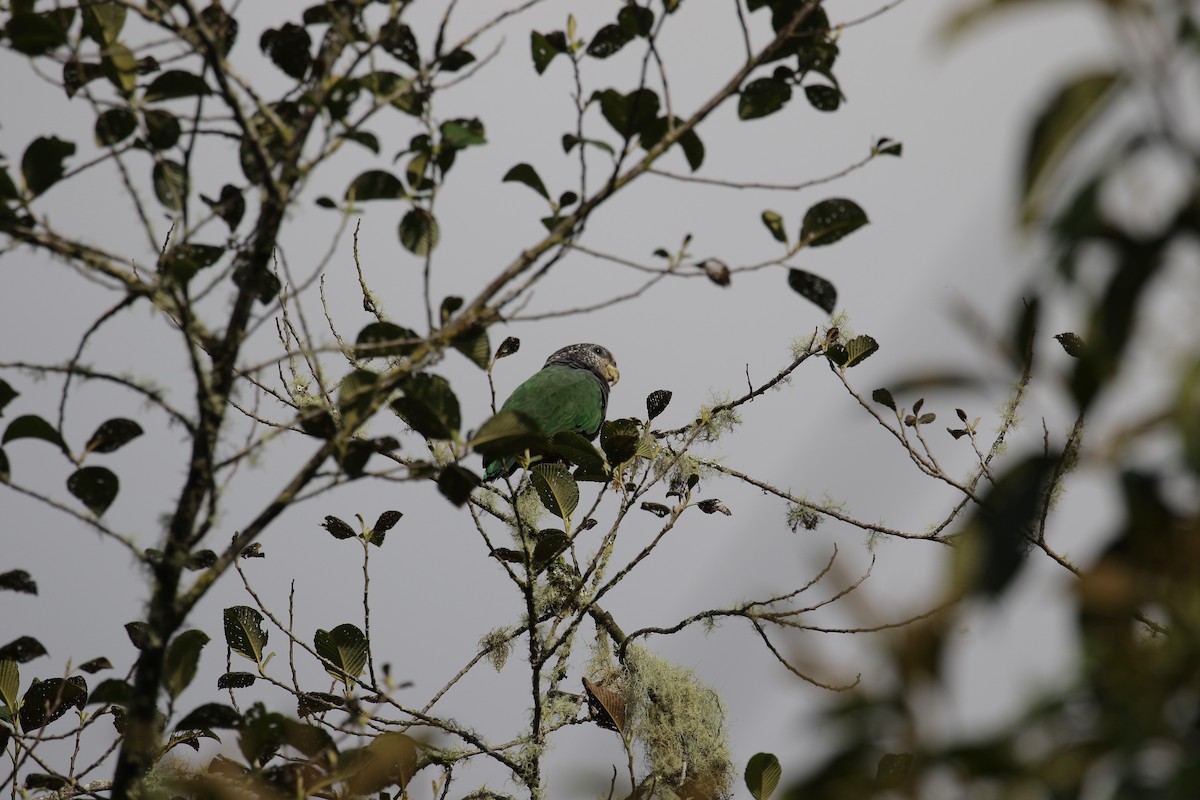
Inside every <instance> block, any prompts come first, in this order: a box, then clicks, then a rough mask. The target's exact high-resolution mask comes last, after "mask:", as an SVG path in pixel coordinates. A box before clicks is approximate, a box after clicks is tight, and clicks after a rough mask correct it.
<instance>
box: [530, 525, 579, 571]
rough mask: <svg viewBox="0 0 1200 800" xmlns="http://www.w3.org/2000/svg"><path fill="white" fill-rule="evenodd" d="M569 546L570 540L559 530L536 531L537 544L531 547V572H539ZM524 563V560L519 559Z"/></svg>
mask: <svg viewBox="0 0 1200 800" xmlns="http://www.w3.org/2000/svg"><path fill="white" fill-rule="evenodd" d="M570 544H571V540H570V538H569V537H568V536H567V535H566V534H565V533H563V532H562V531H560V530H555V529H554V528H548V529H547V530H544V531H538V538H537V544H536V545H534V547H533V571H534V573H538V572H541V571H542V570H544V569H545V568H546V567H547V565H549V564H550V562H551V561H553V560H554V559H555V558H557V557H558V556H559V555H561V554H562V553H563V551H565V550H566V549H567V548H568V547H569V546H570ZM519 560H520V561H524V558H521V559H519Z"/></svg>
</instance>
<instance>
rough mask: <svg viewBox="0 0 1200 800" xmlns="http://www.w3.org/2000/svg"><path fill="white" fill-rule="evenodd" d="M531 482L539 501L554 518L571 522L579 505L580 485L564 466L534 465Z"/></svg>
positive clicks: (530, 476)
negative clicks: (572, 515)
mask: <svg viewBox="0 0 1200 800" xmlns="http://www.w3.org/2000/svg"><path fill="white" fill-rule="evenodd" d="M529 480H530V482H531V483H532V484H533V488H534V489H536V490H537V493H538V499H539V500H541V501H542V505H543V506H545V507H546V510H547V511H549V512H550V513H551V514H553V515H554V516H556V517H558V518H559V519H562V520H569V519H570V518H571V514H573V513H574V512H575V508H576V507H577V506H578V505H579V484H577V483H576V482H575V480H574V479H573V478H572V477H571V473H569V472H567V468H566V467H564V466H563V465H562V464H546V463H541V464H534V465H533V468H532V469H531V470H530V475H529Z"/></svg>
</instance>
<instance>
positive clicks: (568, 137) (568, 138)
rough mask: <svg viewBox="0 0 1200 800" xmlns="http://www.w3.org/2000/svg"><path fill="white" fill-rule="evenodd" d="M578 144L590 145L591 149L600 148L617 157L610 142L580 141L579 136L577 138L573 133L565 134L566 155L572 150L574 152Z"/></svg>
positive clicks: (563, 138)
mask: <svg viewBox="0 0 1200 800" xmlns="http://www.w3.org/2000/svg"><path fill="white" fill-rule="evenodd" d="M577 144H583V145H588V146H591V147H596V148H599V149H601V150H603V151H604V152H606V153H608V154H609V155H610V156H612V155H616V151H614V150H613V149H612V145H610V144H609V143H608V142H602V141H600V140H599V139H580V138H579V137H578V136H576V135H575V134H573V133H564V134H563V137H562V148H563V152H564V153H569V152H571V150H573V149H574V148H575V145H577Z"/></svg>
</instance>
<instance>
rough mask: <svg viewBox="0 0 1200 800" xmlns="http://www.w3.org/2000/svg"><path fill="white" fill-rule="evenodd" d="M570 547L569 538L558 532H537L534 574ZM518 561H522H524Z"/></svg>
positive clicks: (534, 550)
mask: <svg viewBox="0 0 1200 800" xmlns="http://www.w3.org/2000/svg"><path fill="white" fill-rule="evenodd" d="M539 466H540V465H539ZM570 545H571V539H570V537H568V536H567V534H565V533H563V532H562V531H560V530H557V529H555V528H548V529H546V530H544V531H538V537H537V544H536V545H534V548H533V571H534V574H537V573H539V572H541V571H542V570H544V569H545V568H546V567H547V566H548V565H549V564H550V562H551V561H553V560H554V559H555V558H557V557H558V556H559V555H560V554H562V553H563V551H565V550H566V549H567V548H568V547H569V546H570ZM520 560H521V561H524V559H520Z"/></svg>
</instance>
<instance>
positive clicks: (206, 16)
mask: <svg viewBox="0 0 1200 800" xmlns="http://www.w3.org/2000/svg"><path fill="white" fill-rule="evenodd" d="M171 2H173V0H171ZM200 19H201V20H202V21H203V22H204V24H205V25H207V26H208V29H209V30H210V31H211V32H212V34H213V38H214V39H215V40H216V48H217V52H219V53H220V54H221V55H223V56H224V55H229V51H230V50H232V49H233V43H234V42H235V41H237V34H238V21H237V20H236V19H234V18H233V17H231V16H229V12H227V11H226V10H225V9H224V8H223V7H222V6H221V4H220V3H219V2H216V0H214V2H212V3H210V4H209V5H208V6H206V7H205V8H204V10H203V11H201V12H200ZM189 34H191V31H190V30H185V31H184V38H188V39H191V40H192V41H199V36H190V35H189Z"/></svg>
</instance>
